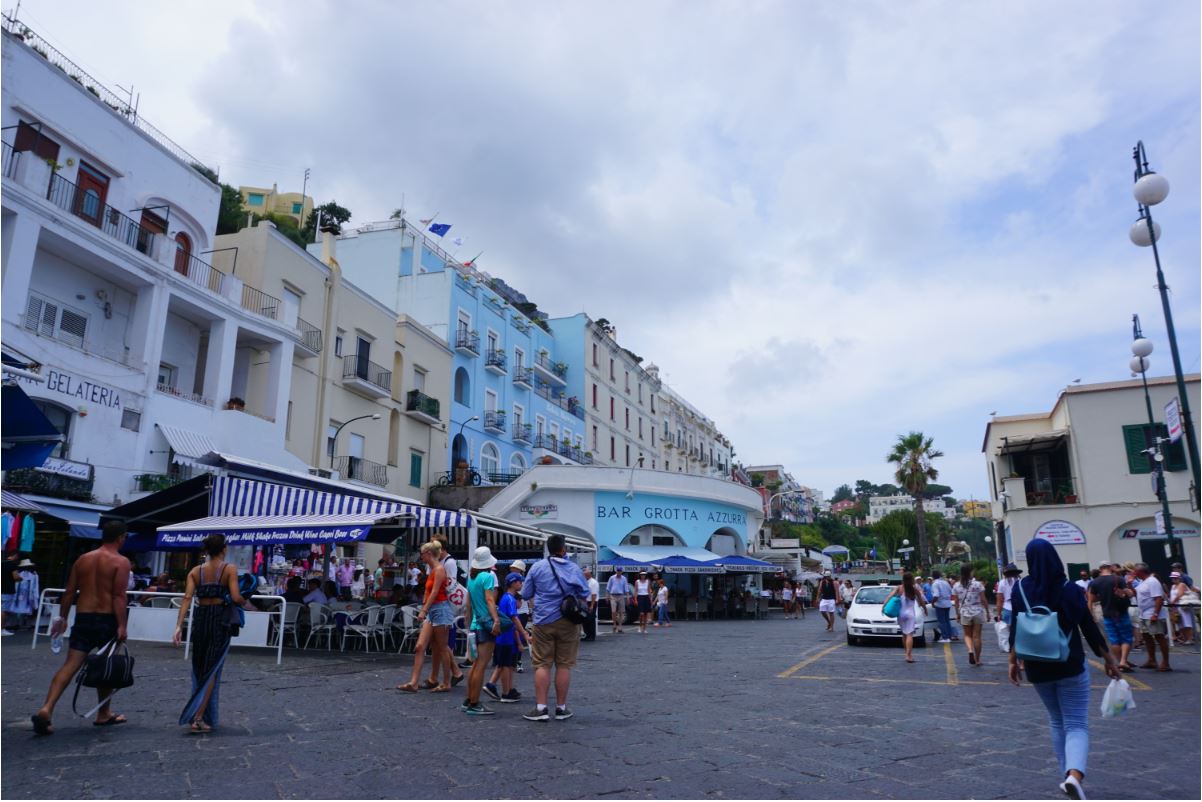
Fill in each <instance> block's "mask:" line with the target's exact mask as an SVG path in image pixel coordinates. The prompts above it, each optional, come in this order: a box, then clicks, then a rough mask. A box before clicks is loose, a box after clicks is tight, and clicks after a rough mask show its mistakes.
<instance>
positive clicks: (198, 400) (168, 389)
mask: <svg viewBox="0 0 1202 802" xmlns="http://www.w3.org/2000/svg"><path fill="white" fill-rule="evenodd" d="M154 389H155V390H157V391H158V392H160V393H162V394H163V395H169V396H173V397H175V398H182V399H183V400H184V401H190V402H191V403H193V404H200V405H201V406H204V407H211V406H213V400H212V399H210V398H205V397H204V396H203V395H200V394H199V393H187V392H184V391H183V390H180V389H177V388H175V387H172V386H171V385H169V384H157V385H155V388H154Z"/></svg>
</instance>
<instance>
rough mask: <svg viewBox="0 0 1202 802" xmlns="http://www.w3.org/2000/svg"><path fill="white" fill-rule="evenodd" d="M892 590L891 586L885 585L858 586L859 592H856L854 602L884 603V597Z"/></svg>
mask: <svg viewBox="0 0 1202 802" xmlns="http://www.w3.org/2000/svg"><path fill="white" fill-rule="evenodd" d="M892 592H893V588H891V587H888V586H887V585H880V586H877V587H874V588H860V592H859V593H857V594H856V599H855V604H884V603H885V599H887V598H889V594H890V593H892Z"/></svg>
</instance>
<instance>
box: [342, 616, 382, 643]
mask: <svg viewBox="0 0 1202 802" xmlns="http://www.w3.org/2000/svg"><path fill="white" fill-rule="evenodd" d="M349 615H350V618H349V619H347V622H346V624H344V625H343V627H342V651H344V652H345V651H346V642H347V641H348V640H350V639H351V638H362V639H363V648H365V649H366V650H367V651H368V652H369V653H370V652H371V642H372V640H373V639H374V638H375V637H376V634H377V633H376V629H377V628H378V627H379V625H380V608H379V607H368V608H367V609H366V610H360V611H359V612H357V613H350V614H349Z"/></svg>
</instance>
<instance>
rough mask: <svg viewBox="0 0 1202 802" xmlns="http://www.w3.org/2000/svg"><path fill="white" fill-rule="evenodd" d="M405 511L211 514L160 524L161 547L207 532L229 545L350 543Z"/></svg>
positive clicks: (190, 543) (192, 541)
mask: <svg viewBox="0 0 1202 802" xmlns="http://www.w3.org/2000/svg"><path fill="white" fill-rule="evenodd" d="M408 517H409V516H408V515H407V514H406V513H395V512H376V513H358V514H331V515H212V516H209V517H208V518H200V519H197V520H195V521H187V522H185V523H182V524H172V525H171V526H160V527H159V530H158V537H157V544H158V545H159V546H160V547H162V548H194V547H196V546H199V545H200V544H201V543H202V542H203V541H204V539H205V538H206V537H208V536H209V535H214V534H220V535H224V536H225V540H226V543H228V544H229V545H231V546H273V545H277V544H282V545H289V544H302V543H353V542H355V541H358V540H363V539H364V538H366V537H367V535H368V534H369V533H370V532H371V529H372V527H373V526H379V525H384V524H388V525H396V524H398V523H400V522H401V521H402V520H404V519H406V518H408Z"/></svg>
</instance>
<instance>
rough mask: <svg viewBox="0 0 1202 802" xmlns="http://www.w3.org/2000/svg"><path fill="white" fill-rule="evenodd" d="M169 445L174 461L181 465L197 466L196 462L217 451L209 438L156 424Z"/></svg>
mask: <svg viewBox="0 0 1202 802" xmlns="http://www.w3.org/2000/svg"><path fill="white" fill-rule="evenodd" d="M155 426H158V427H159V431H160V432H162V433H163V437H165V438H166V439H167V445H169V446H171V450H172V452H174V453H173V455H172V460H173V461H174V462H175V463H177V464H179V465H195V464H196V460H198V459H199V458H201V457H203V456H204V455H205V454H209V453H211V452H213V451H216V450H217V444H216V443H214V442H213V440H212V439H211V438H210V437H209V436H208V435H204V434H201V433H199V432H193V431H190V430H188V429H181V428H180V427H178V426H168V425H166V424H163V423H156V424H155Z"/></svg>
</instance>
